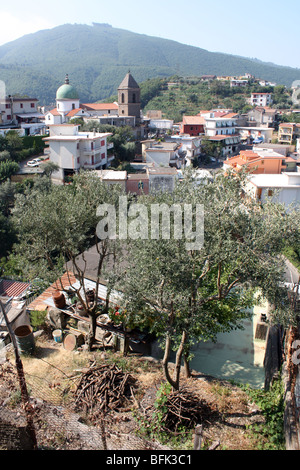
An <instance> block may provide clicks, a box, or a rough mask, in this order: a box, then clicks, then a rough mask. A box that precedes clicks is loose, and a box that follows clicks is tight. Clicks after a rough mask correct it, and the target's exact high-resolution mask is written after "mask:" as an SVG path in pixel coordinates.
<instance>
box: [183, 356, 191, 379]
mask: <svg viewBox="0 0 300 470" xmlns="http://www.w3.org/2000/svg"><path fill="white" fill-rule="evenodd" d="M183 363H184V372H185V376H186V378H187V379H189V378H190V377H191V376H192V374H191V369H190V362H189V361H188V359H187V355H186V354H185V355H184V357H183Z"/></svg>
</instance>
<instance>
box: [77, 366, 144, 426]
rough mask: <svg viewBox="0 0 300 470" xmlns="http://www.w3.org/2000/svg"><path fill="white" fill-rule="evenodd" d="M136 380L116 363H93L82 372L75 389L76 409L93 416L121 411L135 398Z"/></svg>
mask: <svg viewBox="0 0 300 470" xmlns="http://www.w3.org/2000/svg"><path fill="white" fill-rule="evenodd" d="M135 388H136V380H135V379H134V378H133V377H132V376H131V375H130V374H128V373H126V372H123V371H122V370H121V369H120V368H119V367H117V366H116V364H113V365H108V364H103V365H100V366H99V365H93V366H91V367H90V368H89V370H88V371H86V372H85V373H83V374H82V376H81V378H80V382H79V384H78V386H77V389H76V391H75V409H76V410H77V411H84V412H85V413H86V414H89V415H90V416H91V417H95V418H96V417H97V416H101V415H103V413H106V412H108V411H110V410H114V411H120V410H122V409H123V408H124V407H125V406H128V404H129V403H132V400H134V389H135Z"/></svg>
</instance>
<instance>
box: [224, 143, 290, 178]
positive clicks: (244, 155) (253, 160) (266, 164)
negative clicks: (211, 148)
mask: <svg viewBox="0 0 300 470" xmlns="http://www.w3.org/2000/svg"><path fill="white" fill-rule="evenodd" d="M287 163H288V164H290V165H291V167H290V168H293V169H294V171H295V170H296V164H297V162H296V160H295V159H293V158H291V157H287V158H286V157H284V156H283V155H281V154H279V153H276V152H274V151H273V150H269V149H261V150H258V149H256V150H255V151H254V150H244V151H241V152H240V154H239V155H237V156H235V157H231V158H228V159H227V160H225V162H224V165H223V168H224V169H225V170H226V169H228V168H231V169H235V170H241V169H242V168H243V167H245V166H247V167H248V168H249V171H251V173H253V174H276V175H279V174H281V173H282V172H283V171H286V169H287Z"/></svg>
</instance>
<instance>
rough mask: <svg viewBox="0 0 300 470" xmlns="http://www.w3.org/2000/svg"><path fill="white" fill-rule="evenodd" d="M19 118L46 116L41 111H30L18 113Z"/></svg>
mask: <svg viewBox="0 0 300 470" xmlns="http://www.w3.org/2000/svg"><path fill="white" fill-rule="evenodd" d="M17 116H18V117H19V118H23V119H29V118H40V119H41V118H44V117H45V116H44V115H43V114H41V113H28V114H17Z"/></svg>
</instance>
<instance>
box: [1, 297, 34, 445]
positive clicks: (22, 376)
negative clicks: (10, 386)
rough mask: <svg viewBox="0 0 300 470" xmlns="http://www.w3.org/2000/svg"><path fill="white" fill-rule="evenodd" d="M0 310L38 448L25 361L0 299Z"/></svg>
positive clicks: (30, 433) (28, 423)
mask: <svg viewBox="0 0 300 470" xmlns="http://www.w3.org/2000/svg"><path fill="white" fill-rule="evenodd" d="M0 310H1V312H2V315H3V318H4V321H5V323H6V326H7V329H8V332H9V334H10V337H11V341H12V344H13V347H14V352H15V358H16V368H17V373H18V378H19V384H20V389H21V397H22V401H23V405H24V410H25V414H26V421H27V427H28V434H29V436H30V438H31V442H32V445H33V448H34V449H35V450H36V449H37V440H36V434H35V428H34V423H33V419H32V407H31V405H30V403H29V395H28V390H27V385H26V380H25V374H24V369H23V363H22V361H21V357H20V354H19V351H18V346H17V342H16V338H15V334H14V332H13V329H12V327H11V324H10V322H9V320H8V317H7V314H6V312H5V308H4V307H3V304H2V302H1V300H0Z"/></svg>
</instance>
